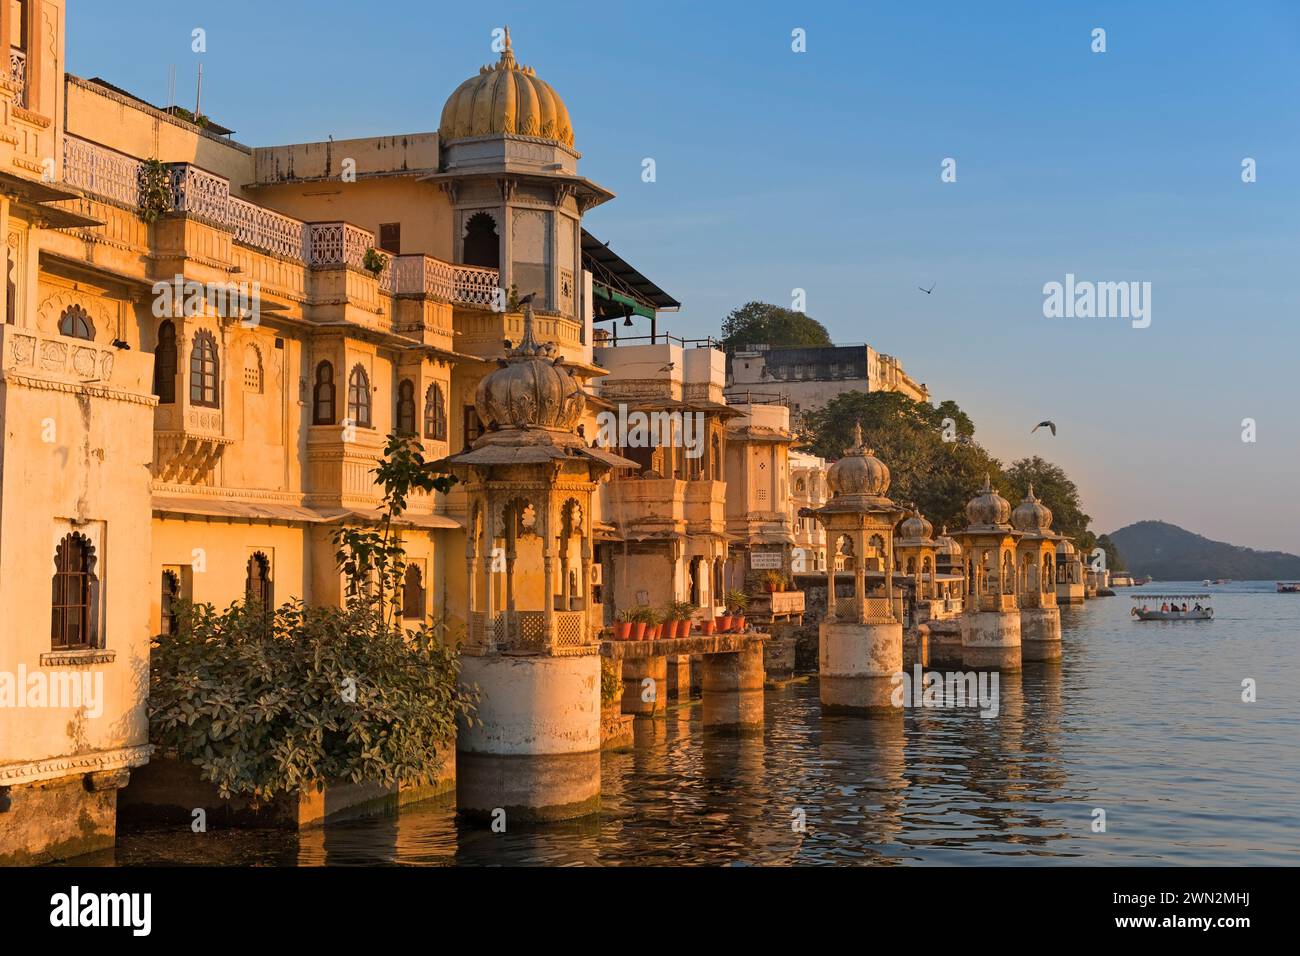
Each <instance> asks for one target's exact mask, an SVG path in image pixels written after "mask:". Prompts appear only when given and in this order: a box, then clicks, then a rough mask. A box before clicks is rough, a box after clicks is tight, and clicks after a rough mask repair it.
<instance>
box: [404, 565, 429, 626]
mask: <svg viewBox="0 0 1300 956" xmlns="http://www.w3.org/2000/svg"><path fill="white" fill-rule="evenodd" d="M402 617H407V618H417V619H418V618H423V617H424V578H423V576H422V575H421V574H420V566H419V565H417V564H408V565H407V566H406V574H405V575H404V576H403V578H402Z"/></svg>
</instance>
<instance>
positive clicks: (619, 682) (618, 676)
mask: <svg viewBox="0 0 1300 956" xmlns="http://www.w3.org/2000/svg"><path fill="white" fill-rule="evenodd" d="M622 695H623V667H622V665H621V664H619V662H618V661H616V660H614V659H613V658H612V657H602V658H601V659H600V706H601V707H608V706H610V705H611V704H613V703H614V701H616V700H618V699H619V698H620V697H621V696H622Z"/></svg>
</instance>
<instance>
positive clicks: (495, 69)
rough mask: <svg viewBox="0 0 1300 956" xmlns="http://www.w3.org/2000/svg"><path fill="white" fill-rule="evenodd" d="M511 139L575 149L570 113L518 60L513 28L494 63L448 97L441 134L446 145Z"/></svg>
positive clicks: (531, 70) (551, 91)
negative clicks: (458, 141) (459, 141)
mask: <svg viewBox="0 0 1300 956" xmlns="http://www.w3.org/2000/svg"><path fill="white" fill-rule="evenodd" d="M494 134H507V135H513V136H526V137H533V138H536V139H544V140H552V141H554V142H558V143H561V144H563V145H564V146H568V147H570V148H572V146H573V126H572V125H571V124H570V122H569V111H568V109H567V108H566V107H565V105H564V101H563V100H561V99H560V97H559V95H558V94H557V93H556V92H555V90H553V89H551V87H550V86H549V85H548V84H547V83H545V82H543V81H542V80H540V79H538V77H537V72H536V71H535V70H534V69H533V68H532V67H530V66H521V65H520V64H519V63H518V61H516V60H515V51H514V44H513V42H512V41H511V39H510V28H509V27H506V28H505V46H504V48H503V49H502V50H501V57H500V59H498V60H497V62H495V63H491V64H488V65H487V66H483V67H480V68H479V71H478V74H477V75H475V76H472V77H470V78H469V79H468V80H466V81H465V82H464V83H462V84H461V85H460V86H458V87H456V89H455V91H454V92H453V93H452V94H451V96H449V97H448V98H447V102H446V104H445V105H444V106H443V108H442V121H441V123H440V124H439V126H438V135H439V136H440V137H441V138H442V139H443V140H448V141H450V140H456V139H465V138H468V137H473V136H489V135H494Z"/></svg>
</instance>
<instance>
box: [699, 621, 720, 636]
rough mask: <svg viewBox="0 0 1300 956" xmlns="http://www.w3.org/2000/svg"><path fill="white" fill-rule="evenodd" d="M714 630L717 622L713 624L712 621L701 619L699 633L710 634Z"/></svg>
mask: <svg viewBox="0 0 1300 956" xmlns="http://www.w3.org/2000/svg"><path fill="white" fill-rule="evenodd" d="M715 630H717V624H715V623H714V622H713V621H701V622H700V633H701V634H704V635H706V636H707V635H710V634H712V633H713V632H714V631H715Z"/></svg>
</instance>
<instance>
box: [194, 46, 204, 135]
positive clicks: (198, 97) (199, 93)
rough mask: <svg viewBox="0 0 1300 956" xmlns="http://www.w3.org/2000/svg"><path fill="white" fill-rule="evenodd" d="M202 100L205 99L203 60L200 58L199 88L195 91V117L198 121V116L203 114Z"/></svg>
mask: <svg viewBox="0 0 1300 956" xmlns="http://www.w3.org/2000/svg"><path fill="white" fill-rule="evenodd" d="M202 100H203V61H202V60H200V61H199V88H198V89H197V90H196V91H195V92H194V119H195V121H196V122H197V121H198V118H199V117H200V116H202V115H203V114H202V113H200V112H199V104H200V102H202Z"/></svg>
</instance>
